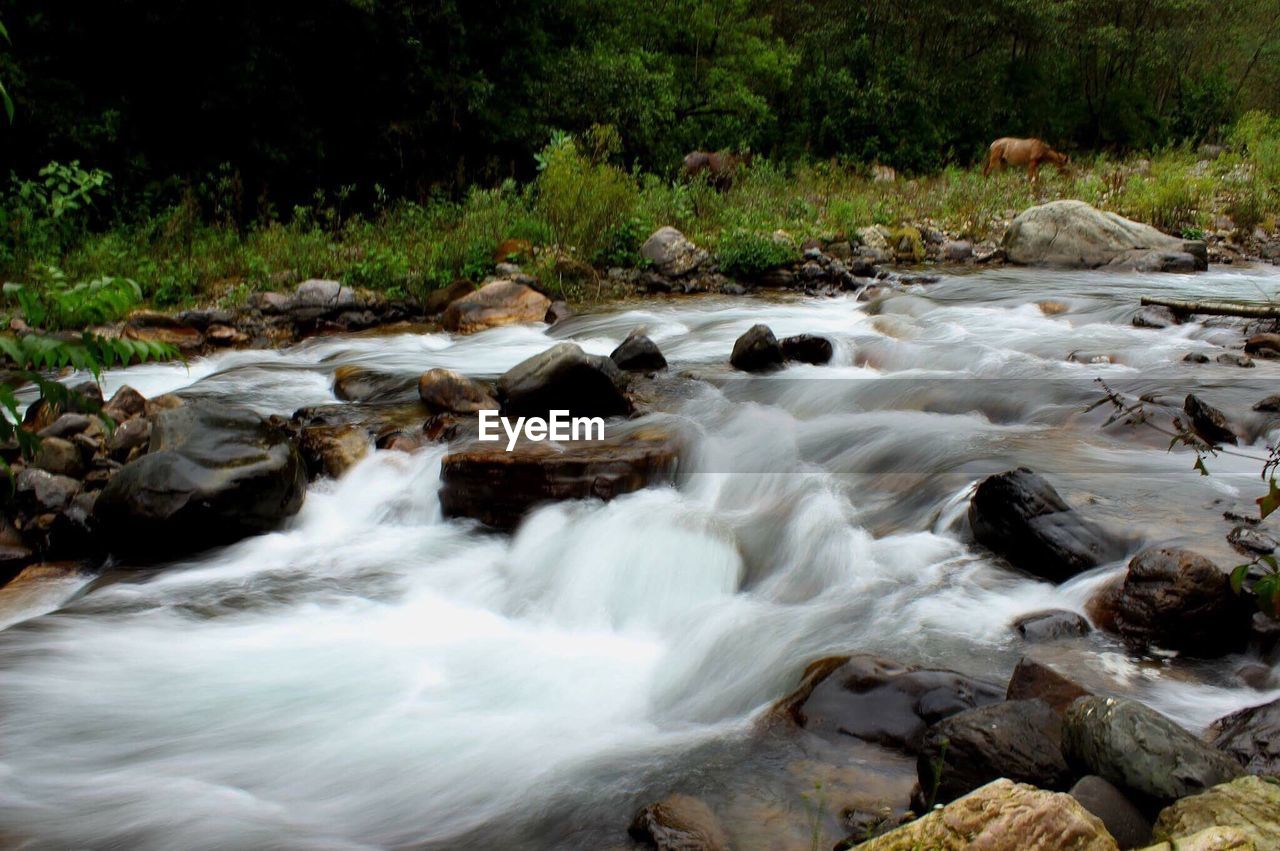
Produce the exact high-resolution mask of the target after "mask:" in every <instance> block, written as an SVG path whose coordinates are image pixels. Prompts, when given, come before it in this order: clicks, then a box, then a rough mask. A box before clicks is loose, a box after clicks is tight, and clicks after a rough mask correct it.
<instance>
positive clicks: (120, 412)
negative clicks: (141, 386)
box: [102, 384, 147, 423]
mask: <svg viewBox="0 0 1280 851" xmlns="http://www.w3.org/2000/svg"><path fill="white" fill-rule="evenodd" d="M146 410H147V400H146V397H145V396H143V395H142V394H141V393H139V392H138V391H137V390H134V389H133V388H132V387H130V386H129V385H128V384H126V385H124V386H122V387H121V388H120V389H119V390H117V391H116V392H115V393H113V394H112V396H111V401H109V402H107V404H105V405H103V406H102V413H103V415H104V416H107V417H110V418H111V419H112V420H114V421H116V422H117V423H122V422H124V421H125V420H127V419H130V418H131V417H136V416H138V415H139V414H142V413H145V412H146Z"/></svg>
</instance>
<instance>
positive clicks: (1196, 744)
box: [1062, 697, 1241, 804]
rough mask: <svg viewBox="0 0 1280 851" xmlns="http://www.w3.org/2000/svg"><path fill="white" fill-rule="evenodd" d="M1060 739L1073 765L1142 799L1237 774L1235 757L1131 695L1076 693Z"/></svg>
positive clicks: (1170, 795) (1170, 796)
mask: <svg viewBox="0 0 1280 851" xmlns="http://www.w3.org/2000/svg"><path fill="white" fill-rule="evenodd" d="M1062 741H1063V749H1064V751H1065V752H1066V755H1067V759H1068V760H1069V761H1070V762H1071V763H1072V764H1073V765H1075V766H1077V767H1079V768H1081V769H1083V770H1085V771H1087V772H1088V773H1090V774H1096V775H1098V776H1099V777H1102V778H1103V779H1104V780H1106V781H1108V782H1109V783H1114V784H1115V785H1116V786H1118V787H1120V788H1121V789H1124V790H1126V791H1128V792H1130V793H1133V794H1134V795H1136V796H1138V797H1139V798H1140V799H1141V800H1143V801H1144V802H1153V803H1157V804H1165V803H1169V802H1170V801H1174V800H1177V799H1178V798H1184V797H1186V796H1187V795H1195V794H1198V793H1200V792H1203V791H1204V790H1206V789H1208V788H1210V787H1212V786H1216V785H1217V784H1219V783H1225V782H1226V781H1228V780H1231V779H1233V778H1235V777H1238V776H1239V775H1240V774H1241V768H1240V764H1239V763H1238V762H1236V760H1235V759H1234V758H1232V757H1231V756H1228V755H1227V754H1225V753H1223V752H1222V751H1220V750H1218V749H1217V748H1213V747H1210V746H1209V745H1206V744H1205V743H1204V742H1202V741H1200V740H1199V739H1198V738H1196V737H1195V736H1193V735H1191V733H1189V732H1187V731H1186V730H1184V729H1182V728H1181V727H1179V726H1178V725H1177V724H1175V723H1174V722H1173V721H1171V720H1170V719H1168V718H1166V717H1165V716H1163V715H1161V714H1160V713H1159V712H1156V711H1155V710H1154V709H1150V708H1148V707H1146V706H1143V705H1142V704H1141V703H1137V702H1136V701H1132V700H1125V699H1118V698H1110V697H1082V698H1080V699H1079V700H1077V701H1076V702H1075V703H1073V704H1072V705H1071V708H1070V709H1068V710H1067V714H1066V716H1065V717H1064V720H1063V730H1062Z"/></svg>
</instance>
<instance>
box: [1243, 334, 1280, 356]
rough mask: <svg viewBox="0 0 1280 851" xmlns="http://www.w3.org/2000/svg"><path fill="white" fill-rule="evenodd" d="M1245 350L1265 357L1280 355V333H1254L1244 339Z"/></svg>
mask: <svg viewBox="0 0 1280 851" xmlns="http://www.w3.org/2000/svg"><path fill="white" fill-rule="evenodd" d="M1244 350H1245V352H1246V353H1247V354H1251V355H1260V356H1262V357H1264V358H1275V357H1280V334H1272V333H1266V334H1254V335H1253V336H1251V337H1249V338H1248V339H1247V340H1245V341H1244Z"/></svg>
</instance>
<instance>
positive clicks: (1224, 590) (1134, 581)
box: [1099, 547, 1249, 657]
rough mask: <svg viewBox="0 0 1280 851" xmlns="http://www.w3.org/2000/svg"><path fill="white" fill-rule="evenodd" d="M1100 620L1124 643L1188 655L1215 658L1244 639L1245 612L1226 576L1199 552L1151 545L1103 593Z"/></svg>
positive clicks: (1246, 609) (1243, 604)
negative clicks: (1119, 580)
mask: <svg viewBox="0 0 1280 851" xmlns="http://www.w3.org/2000/svg"><path fill="white" fill-rule="evenodd" d="M1099 607H1100V608H1102V609H1104V610H1106V611H1107V613H1108V614H1107V616H1106V617H1104V619H1103V620H1104V621H1105V622H1108V623H1109V624H1110V625H1111V627H1112V628H1113V629H1114V631H1115V632H1117V633H1118V634H1119V635H1121V636H1122V637H1123V638H1125V639H1126V640H1128V641H1130V642H1132V643H1134V644H1137V645H1140V646H1146V645H1156V646H1159V647H1164V648H1166V649H1169V650H1177V651H1179V652H1183V653H1187V654H1189V655H1193V656H1201V657H1211V656H1219V655H1222V654H1223V653H1227V652H1230V651H1231V650H1233V649H1239V648H1240V647H1241V646H1243V644H1244V643H1245V642H1246V641H1247V640H1248V630H1249V611H1248V606H1247V604H1246V602H1245V601H1244V599H1243V598H1241V597H1239V596H1237V595H1236V594H1235V593H1233V592H1232V590H1231V583H1230V578H1229V577H1228V575H1227V574H1226V573H1225V572H1224V571H1222V570H1220V569H1219V568H1218V566H1217V565H1216V564H1214V563H1213V562H1211V561H1209V560H1208V559H1207V558H1205V557H1204V556H1202V555H1200V554H1199V553H1195V552H1192V551H1191V550H1185V549H1179V548H1174V547H1150V548H1148V549H1145V550H1143V551H1142V552H1140V553H1138V554H1137V555H1135V556H1134V557H1133V558H1132V559H1130V561H1129V569H1128V572H1127V573H1126V574H1125V577H1124V581H1123V583H1122V584H1121V585H1120V586H1119V587H1118V588H1116V589H1114V590H1110V589H1108V590H1104V591H1103V592H1102V594H1101V595H1100V598H1099Z"/></svg>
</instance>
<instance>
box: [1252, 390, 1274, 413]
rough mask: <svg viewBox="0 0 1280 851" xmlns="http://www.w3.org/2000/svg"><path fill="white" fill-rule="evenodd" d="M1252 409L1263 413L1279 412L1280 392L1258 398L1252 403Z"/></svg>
mask: <svg viewBox="0 0 1280 851" xmlns="http://www.w3.org/2000/svg"><path fill="white" fill-rule="evenodd" d="M1253 409H1254V410H1255V411H1261V412H1262V413H1264V414H1280V394H1277V395H1275V396H1266V397H1264V398H1262V399H1259V400H1258V401H1256V402H1254V403H1253Z"/></svg>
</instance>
